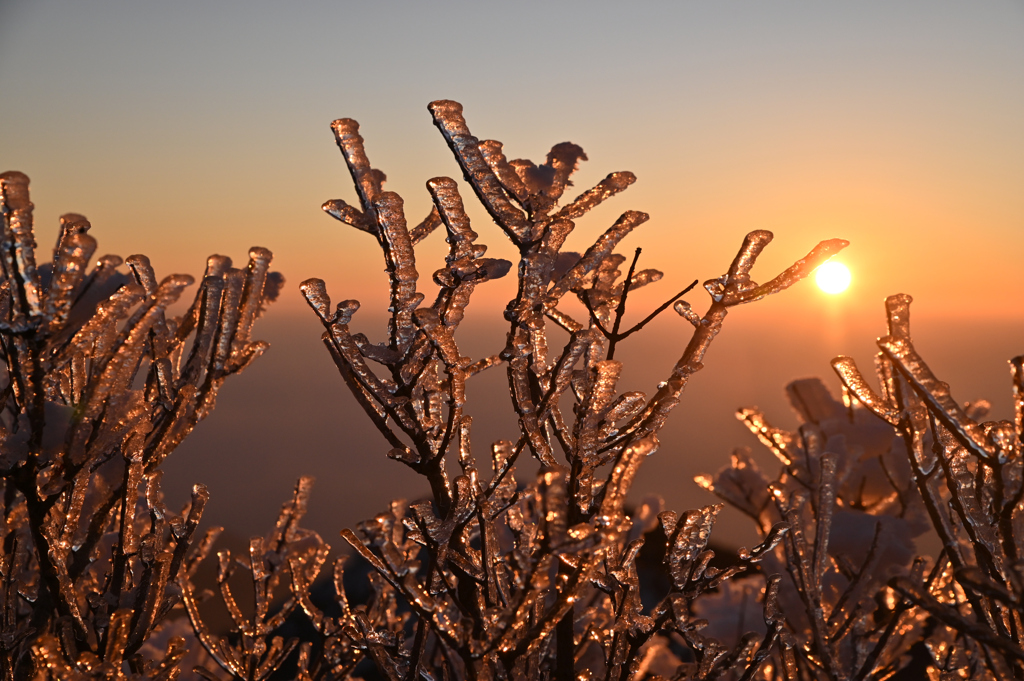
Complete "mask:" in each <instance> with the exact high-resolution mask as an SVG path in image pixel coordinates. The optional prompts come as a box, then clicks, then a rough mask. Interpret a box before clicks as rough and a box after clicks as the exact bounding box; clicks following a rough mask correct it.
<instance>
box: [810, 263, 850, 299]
mask: <svg viewBox="0 0 1024 681" xmlns="http://www.w3.org/2000/svg"><path fill="white" fill-rule="evenodd" d="M814 280H815V281H816V282H817V283H818V288H820V289H821V290H822V291H824V292H825V293H832V294H835V293H842V292H843V291H845V290H846V287H847V286H849V285H850V270H849V269H848V268H847V267H846V265H844V264H843V263H841V262H836V261H835V260H830V261H829V262H827V263H825V264H824V265H822V266H821V267H819V268H818V270H817V273H816V274H815V277H814Z"/></svg>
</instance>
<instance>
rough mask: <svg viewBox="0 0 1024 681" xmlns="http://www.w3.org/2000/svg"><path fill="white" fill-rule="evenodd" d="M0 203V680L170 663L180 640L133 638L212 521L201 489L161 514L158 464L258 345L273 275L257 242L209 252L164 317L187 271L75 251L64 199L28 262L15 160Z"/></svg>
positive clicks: (194, 558)
mask: <svg viewBox="0 0 1024 681" xmlns="http://www.w3.org/2000/svg"><path fill="white" fill-rule="evenodd" d="M0 210H2V217H3V234H2V236H0V265H2V275H3V278H2V282H0V350H2V352H3V356H4V363H3V366H2V369H0V373H2V379H0V381H2V387H0V475H2V477H3V513H4V523H3V526H2V530H0V532H2V541H3V556H2V560H0V580H2V584H0V612H2V618H0V667H2V671H3V675H4V678H5V679H16V678H30V677H33V676H34V677H36V678H53V679H84V678H128V677H129V676H133V677H135V676H138V677H140V678H141V677H145V678H152V679H172V678H175V677H176V676H177V674H178V671H177V663H178V661H179V660H180V659H181V658H182V657H183V656H184V655H185V653H186V649H185V646H186V643H185V639H184V638H182V637H167V640H166V642H165V646H164V648H163V649H162V650H159V651H152V650H150V652H155V653H156V654H155V655H153V656H151V657H143V656H141V655H139V654H138V653H139V651H140V650H142V649H143V647H144V646H145V645H146V644H147V641H148V640H149V639H150V638H151V637H152V636H153V634H154V631H155V630H156V629H157V627H158V626H159V625H160V623H161V620H162V619H163V618H164V617H165V615H166V614H167V613H168V612H169V611H170V609H171V608H173V607H174V606H175V604H176V603H177V602H178V600H179V588H178V586H177V584H176V582H178V581H179V580H185V579H187V575H189V574H191V573H192V572H193V571H194V570H195V567H196V565H197V564H198V561H199V559H200V558H201V557H202V555H203V554H204V553H205V552H206V551H207V550H208V549H209V547H210V545H211V543H212V540H213V537H214V536H215V535H216V534H217V530H209V531H207V532H206V534H205V536H204V537H203V538H202V539H199V541H196V539H197V535H196V529H197V526H198V524H199V519H200V517H201V516H202V513H203V506H204V504H205V503H206V500H207V493H206V489H205V488H204V487H203V486H202V485H197V486H196V487H195V489H194V490H193V492H192V501H191V503H190V504H189V505H188V507H187V508H185V509H184V510H183V511H182V512H181V513H180V514H178V513H174V512H172V511H171V510H169V509H168V508H166V507H165V506H164V503H163V500H162V495H161V491H160V470H159V467H160V464H161V463H162V462H163V461H164V459H165V458H166V457H167V456H168V455H169V454H170V453H171V452H172V451H174V449H175V447H177V445H178V444H179V443H180V442H181V441H182V440H183V439H184V438H185V437H186V436H187V435H188V434H189V432H191V430H192V429H193V428H194V427H195V425H196V423H197V422H198V421H199V420H201V419H203V418H204V417H205V416H206V415H207V414H209V412H210V410H211V409H212V408H213V406H214V402H215V400H216V397H217V391H218V389H219V388H220V386H221V384H222V383H223V382H224V380H225V379H226V378H227V377H228V376H231V375H233V374H236V373H238V372H240V371H242V370H243V369H245V367H246V366H248V365H249V363H250V362H252V361H253V359H255V358H256V357H258V356H259V355H260V354H261V353H262V352H263V351H264V350H265V349H266V347H267V345H266V343H263V342H261V341H253V340H252V339H251V332H252V325H253V322H254V321H255V320H256V318H257V317H259V315H260V314H261V313H262V312H263V308H264V306H265V305H266V303H268V302H269V301H271V300H273V299H274V298H275V297H276V296H277V292H278V289H279V288H280V286H281V284H282V283H283V279H281V277H280V276H279V275H277V274H276V273H270V272H268V266H269V264H270V259H271V254H270V251H268V250H266V249H264V248H254V249H252V250H251V251H250V254H249V256H250V260H249V265H248V267H246V268H245V269H234V268H232V267H231V260H230V259H228V258H226V257H224V256H218V255H215V256H212V257H211V258H210V259H209V260H208V262H207V269H206V274H205V276H204V278H203V281H202V284H201V285H200V286H199V288H198V291H197V292H196V297H195V299H194V301H193V302H192V304H191V306H190V307H189V308H188V309H187V310H186V311H185V312H184V314H182V315H181V316H180V317H171V316H169V315H168V309H169V307H170V306H171V305H173V304H174V303H175V301H177V300H178V298H179V296H181V294H182V292H183V290H184V289H185V288H186V287H187V286H189V285H190V284H192V277H189V276H185V275H171V276H169V277H166V278H164V279H162V280H160V279H157V277H156V274H155V273H154V271H153V268H152V267H151V266H150V264H149V260H148V259H147V258H146V257H145V256H142V255H133V256H131V257H129V258H128V259H127V261H126V262H125V264H127V266H128V269H129V270H130V272H131V276H126V275H124V274H121V273H119V272H118V270H117V269H116V268H117V267H118V266H119V265H121V264H122V260H121V258H119V257H117V256H112V255H106V256H103V257H101V258H99V260H93V255H94V253H95V251H96V240H95V239H94V238H93V237H92V236H91V235H89V234H88V233H87V232H88V231H89V228H90V225H89V222H88V221H87V220H86V219H85V218H84V217H82V216H81V215H75V214H68V215H65V216H63V217H62V218H61V225H60V232H59V234H58V238H57V243H56V246H55V247H54V249H53V260H52V262H50V263H46V264H42V265H37V262H36V254H37V248H36V243H35V238H34V235H33V230H32V203H31V202H30V201H29V193H28V178H27V177H26V176H25V175H23V174H21V173H17V172H8V173H4V174H3V175H0ZM93 263H95V265H94V266H93V267H92V269H90V265H91V264H93ZM150 648H152V646H150ZM126 664H127V667H126ZM129 669H130V672H129Z"/></svg>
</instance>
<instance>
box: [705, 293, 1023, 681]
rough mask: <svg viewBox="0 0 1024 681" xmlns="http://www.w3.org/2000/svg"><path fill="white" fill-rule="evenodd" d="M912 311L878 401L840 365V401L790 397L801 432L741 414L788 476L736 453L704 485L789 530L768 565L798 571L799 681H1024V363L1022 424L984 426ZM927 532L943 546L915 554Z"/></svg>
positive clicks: (891, 311)
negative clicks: (917, 342)
mask: <svg viewBox="0 0 1024 681" xmlns="http://www.w3.org/2000/svg"><path fill="white" fill-rule="evenodd" d="M910 302H911V299H910V296H906V295H896V296H892V297H890V298H889V299H888V300H887V301H886V309H887V312H888V318H889V333H888V335H887V336H885V337H883V338H880V339H879V341H878V345H879V347H880V349H881V352H880V353H879V354H878V356H877V358H876V369H877V374H878V381H879V384H880V387H881V392H880V394H879V393H877V392H876V391H875V390H874V389H872V388H871V387H870V386H869V384H868V383H867V382H866V381H865V380H864V378H863V377H862V376H861V374H860V372H859V371H858V370H857V367H856V365H855V363H854V361H853V360H852V359H850V358H849V357H838V358H836V359H835V360H833V362H832V365H833V367H834V368H835V370H836V373H837V374H838V375H839V377H840V379H841V381H842V385H843V400H842V402H839V401H836V400H835V399H834V398H833V397H832V396H831V395H830V394H829V393H828V391H827V389H826V388H825V387H824V385H823V384H822V383H821V382H820V381H817V380H804V381H796V382H794V383H792V384H790V385H789V387H788V388H787V393H788V395H789V398H790V402H791V404H792V406H793V408H794V409H795V410H796V412H797V414H798V415H799V417H800V420H801V422H802V425H801V426H800V428H799V429H798V430H797V432H792V433H791V432H786V431H783V430H779V429H777V428H773V427H771V426H770V425H769V424H768V423H767V421H766V419H765V417H764V415H763V414H761V413H760V412H758V411H756V410H753V409H744V410H742V411H740V412H739V414H738V416H739V418H740V419H742V420H743V421H744V422H745V423H746V424H747V425H748V426H749V427H750V429H751V431H753V432H754V433H755V434H756V435H757V437H758V438H759V439H760V441H761V442H762V443H763V444H764V445H765V446H766V447H767V448H768V449H769V450H771V452H772V453H773V454H774V455H775V456H776V457H777V458H778V460H779V461H780V462H781V464H782V468H781V470H780V471H779V473H778V475H777V476H775V477H774V478H771V479H770V478H769V477H767V476H766V475H765V474H764V473H762V472H761V471H760V470H759V469H758V467H757V465H756V464H755V463H754V461H753V459H752V458H751V456H750V453H749V452H747V451H744V450H738V451H736V452H735V453H734V454H733V457H732V464H731V465H730V466H727V467H725V468H723V469H722V470H721V471H719V472H718V473H717V474H716V475H715V476H700V477H699V478H698V479H697V482H698V483H699V484H701V485H702V486H704V487H705V488H707V489H710V490H712V491H713V492H714V493H715V494H717V495H718V496H719V497H721V498H722V499H724V500H725V501H726V502H728V503H729V504H731V505H733V506H735V507H736V508H737V509H739V510H741V511H742V512H743V513H745V514H747V515H748V516H750V517H751V519H753V520H754V522H755V523H756V524H757V527H758V529H759V530H760V531H761V532H762V534H765V535H767V533H768V532H770V529H769V528H771V527H772V525H773V523H776V522H778V521H783V522H785V523H786V524H787V526H788V527H789V532H788V533H787V534H786V536H785V538H784V539H783V541H782V542H781V543H780V544H779V546H778V547H777V548H776V549H775V551H774V555H773V556H770V557H768V556H766V557H765V559H764V561H763V564H764V565H765V566H766V567H767V568H768V569H769V570H775V571H779V572H783V571H784V572H785V574H786V575H787V579H786V580H785V581H784V582H783V583H782V585H781V587H780V590H779V602H780V603H781V604H782V607H783V610H784V612H785V616H786V620H787V624H786V626H787V629H788V630H789V631H790V632H791V634H792V635H793V637H794V639H795V641H796V642H797V645H796V647H795V648H794V650H795V652H796V655H795V660H794V661H795V669H794V670H793V671H791V672H787V675H788V676H789V677H792V674H793V673H794V672H795V673H797V674H798V676H799V678H808V679H813V678H829V679H847V678H850V679H867V678H879V679H881V678H890V677H892V678H897V677H896V676H894V675H901V676H899V678H925V676H927V678H930V679H958V678H1000V679H1003V678H1006V679H1009V678H1022V677H1024V649H1022V647H1021V643H1022V635H1024V630H1022V621H1021V613H1022V609H1021V594H1022V593H1024V579H1022V577H1024V572H1022V569H1024V564H1022V563H1021V557H1020V553H1021V551H1022V549H1024V542H1022V537H1024V535H1022V533H1021V527H1020V525H1021V522H1022V520H1021V511H1022V508H1024V507H1022V504H1021V502H1022V498H1024V480H1022V461H1021V435H1022V420H1024V373H1022V370H1021V366H1022V362H1024V357H1016V358H1014V359H1013V360H1011V362H1010V364H1011V367H1012V374H1013V387H1014V405H1015V411H1016V416H1015V422H1013V423H1011V422H1009V421H1000V422H980V419H982V418H984V416H985V414H986V413H987V411H988V404H987V403H985V402H983V401H981V402H976V403H973V404H968V405H966V406H965V407H961V406H960V405H959V404H958V403H957V402H956V401H954V400H953V399H952V397H951V396H950V391H949V386H948V385H946V384H945V383H942V382H941V381H939V380H938V379H936V377H935V376H934V375H933V374H932V372H931V370H930V369H929V368H928V366H927V365H926V364H925V362H924V361H923V360H922V358H921V357H920V356H919V355H918V354H917V353H916V351H915V350H914V346H913V343H912V342H911V339H910ZM925 531H931V532H934V533H936V534H937V535H938V539H939V541H940V543H941V546H942V550H941V552H940V553H939V555H937V556H930V557H917V558H915V557H914V554H913V541H912V538H913V537H915V536H918V535H921V534H922V533H923V532H925ZM708 616H709V617H710V615H708Z"/></svg>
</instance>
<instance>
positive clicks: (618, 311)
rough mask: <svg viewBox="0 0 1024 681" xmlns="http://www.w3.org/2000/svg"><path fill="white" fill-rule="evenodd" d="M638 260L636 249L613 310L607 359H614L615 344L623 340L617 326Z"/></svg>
mask: <svg viewBox="0 0 1024 681" xmlns="http://www.w3.org/2000/svg"><path fill="white" fill-rule="evenodd" d="M639 259H640V249H639V248H637V249H636V252H635V253H634V254H633V262H631V263H630V264H629V273H628V274H626V279H625V281H623V282H622V295H621V296H619V304H618V306H617V307H616V308H615V322H614V323H613V324H612V335H611V336H609V337H608V359H612V358H614V357H615V344H616V343H618V342H619V341H620V340H622V339H623V338H625V336H620V335H619V325H620V324H622V317H623V315H625V314H626V296H628V295H629V287H630V285H631V284H632V283H633V273H634V272H636V261H637V260H639Z"/></svg>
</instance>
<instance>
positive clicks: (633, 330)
mask: <svg viewBox="0 0 1024 681" xmlns="http://www.w3.org/2000/svg"><path fill="white" fill-rule="evenodd" d="M696 285H697V280H696V279H694V280H693V283H692V284H690V285H689V286H687V287H686V288H684V289H683V290H682V291H680V292H679V293H677V294H675V295H674V296H672V297H671V298H669V299H668V300H667V301H666V302H664V303H662V304H661V305H660V306H659V307H658V309H656V310H655V311H654V312H652V313H651V314H649V315H647V316H646V317H644V319H643V321H641V322H640V323H639V324H637V325H636V326H634V327H633V328H631V329H629V330H628V331H626V332H625V333H623V334H622V335H620V336H619V340H623V339H625V338H628V337H629V336H631V335H632V334H634V333H636V332H637V331H639V330H640V329H642V328H644V327H645V326H647V325H648V324H650V323H651V322H652V321H654V318H655V317H657V316H658V315H660V314H661V313H662V312H664V311H665V310H667V309H668V307H669V305H671V304H672V303H674V302H676V301H677V300H679V299H680V298H682V297H683V296H685V295H686V294H687V293H689V292H690V291H692V290H693V287H694V286H696Z"/></svg>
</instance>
